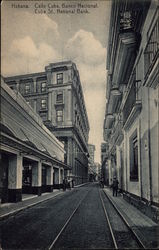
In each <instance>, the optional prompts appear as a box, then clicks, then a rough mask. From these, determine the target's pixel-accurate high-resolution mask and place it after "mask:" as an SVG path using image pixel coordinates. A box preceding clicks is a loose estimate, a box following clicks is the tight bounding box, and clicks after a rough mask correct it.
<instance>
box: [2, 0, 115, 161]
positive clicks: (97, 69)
mask: <svg viewBox="0 0 159 250" xmlns="http://www.w3.org/2000/svg"><path fill="white" fill-rule="evenodd" d="M18 4H20V5H23V8H22V7H17V5H18ZM78 4H79V5H80V4H83V5H85V6H84V7H83V8H79V5H78ZM26 5H27V7H26ZM57 5H58V6H57ZM90 5H91V7H90ZM50 6H51V8H50ZM110 8H111V2H110V0H98V1H87V0H85V1H78V0H76V1H60V0H59V1H54V0H50V1H3V2H2V4H1V50H2V52H1V73H2V75H3V76H12V75H18V74H27V73H32V72H41V71H44V70H45V66H46V65H48V64H49V63H54V62H59V61H65V60H72V61H73V62H74V63H75V64H76V66H77V69H78V71H79V74H80V80H81V84H82V88H83V93H84V99H85V104H86V110H87V114H88V119H89V124H90V133H89V143H90V144H94V145H95V147H96V151H95V162H99V163H100V160H101V155H100V145H101V143H102V142H103V121H104V114H105V106H106V74H107V73H106V53H107V40H108V31H109V18H110ZM57 9H59V10H60V11H59V12H60V13H59V12H58V11H57ZM77 9H80V13H77V12H78V11H77ZM62 11H63V12H67V11H71V12H73V13H61V12H62ZM82 11H84V12H86V13H81V12H82ZM41 12H42V13H41ZM44 12H45V13H44Z"/></svg>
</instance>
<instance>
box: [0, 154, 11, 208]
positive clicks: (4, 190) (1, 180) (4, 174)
mask: <svg viewBox="0 0 159 250" xmlns="http://www.w3.org/2000/svg"><path fill="white" fill-rule="evenodd" d="M8 168H9V154H7V153H0V200H1V203H5V202H8Z"/></svg>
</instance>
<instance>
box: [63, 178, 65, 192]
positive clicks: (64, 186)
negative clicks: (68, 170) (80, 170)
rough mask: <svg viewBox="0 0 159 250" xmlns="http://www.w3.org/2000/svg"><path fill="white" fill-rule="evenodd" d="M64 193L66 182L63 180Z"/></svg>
mask: <svg viewBox="0 0 159 250" xmlns="http://www.w3.org/2000/svg"><path fill="white" fill-rule="evenodd" d="M63 191H66V181H65V179H63Z"/></svg>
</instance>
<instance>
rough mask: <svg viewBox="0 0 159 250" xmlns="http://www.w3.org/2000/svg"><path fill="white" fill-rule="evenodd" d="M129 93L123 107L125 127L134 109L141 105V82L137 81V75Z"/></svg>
mask: <svg viewBox="0 0 159 250" xmlns="http://www.w3.org/2000/svg"><path fill="white" fill-rule="evenodd" d="M128 91H129V92H128V95H127V99H126V102H125V105H124V107H123V125H124V124H125V123H126V121H127V119H128V117H129V115H130V114H131V112H132V110H133V108H135V107H136V106H137V105H138V104H141V94H140V91H141V81H136V79H135V75H134V76H133V79H132V84H131V87H130V89H129V90H128Z"/></svg>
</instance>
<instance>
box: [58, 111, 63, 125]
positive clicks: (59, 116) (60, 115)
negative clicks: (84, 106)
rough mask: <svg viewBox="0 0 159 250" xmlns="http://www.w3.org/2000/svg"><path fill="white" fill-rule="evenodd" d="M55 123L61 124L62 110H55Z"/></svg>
mask: <svg viewBox="0 0 159 250" xmlns="http://www.w3.org/2000/svg"><path fill="white" fill-rule="evenodd" d="M56 121H57V122H63V109H59V110H56Z"/></svg>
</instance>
